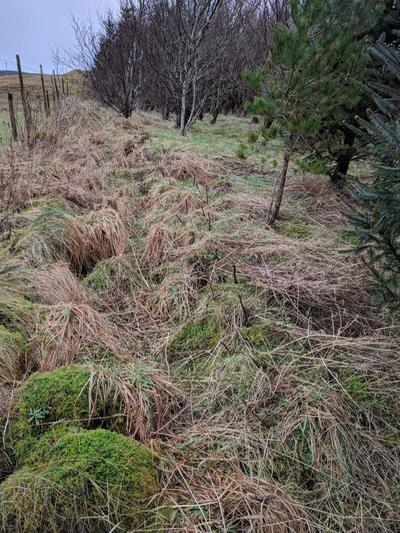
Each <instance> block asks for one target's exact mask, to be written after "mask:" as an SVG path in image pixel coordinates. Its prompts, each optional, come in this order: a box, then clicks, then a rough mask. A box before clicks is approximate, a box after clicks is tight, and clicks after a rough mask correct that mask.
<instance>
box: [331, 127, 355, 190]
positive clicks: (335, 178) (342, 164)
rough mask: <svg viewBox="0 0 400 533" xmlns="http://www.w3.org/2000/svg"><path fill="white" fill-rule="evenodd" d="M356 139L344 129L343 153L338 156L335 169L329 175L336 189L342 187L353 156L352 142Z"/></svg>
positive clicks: (350, 131) (349, 131)
mask: <svg viewBox="0 0 400 533" xmlns="http://www.w3.org/2000/svg"><path fill="white" fill-rule="evenodd" d="M355 139H356V134H355V133H354V132H353V131H352V130H350V129H348V128H346V129H345V132H344V142H343V144H344V146H345V149H344V151H343V152H342V153H341V154H340V155H339V156H338V158H337V161H336V167H335V169H334V171H333V173H332V175H331V181H332V183H333V184H334V185H336V186H337V187H339V188H340V187H342V186H343V184H344V182H345V179H346V174H347V172H348V170H349V166H350V162H351V160H352V158H353V156H354V141H355Z"/></svg>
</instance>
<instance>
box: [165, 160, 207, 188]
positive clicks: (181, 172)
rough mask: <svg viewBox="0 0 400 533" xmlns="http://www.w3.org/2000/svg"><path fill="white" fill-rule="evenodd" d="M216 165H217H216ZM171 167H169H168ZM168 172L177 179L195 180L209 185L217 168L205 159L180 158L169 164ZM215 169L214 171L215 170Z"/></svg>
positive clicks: (199, 183) (197, 182)
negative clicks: (213, 167)
mask: <svg viewBox="0 0 400 533" xmlns="http://www.w3.org/2000/svg"><path fill="white" fill-rule="evenodd" d="M214 166H215V165H214ZM168 167H169V168H168ZM167 168H168V174H169V175H170V176H171V177H173V178H174V179H177V180H188V179H191V180H193V183H195V184H198V185H203V186H204V187H205V186H209V185H210V182H211V179H212V176H213V175H214V173H215V170H214V169H212V168H211V167H210V164H209V165H208V168H207V166H206V163H205V161H204V160H203V159H200V158H198V159H195V158H190V159H189V158H179V159H178V160H177V161H174V160H172V161H171V162H170V163H169V165H168V164H167ZM213 170H214V172H213Z"/></svg>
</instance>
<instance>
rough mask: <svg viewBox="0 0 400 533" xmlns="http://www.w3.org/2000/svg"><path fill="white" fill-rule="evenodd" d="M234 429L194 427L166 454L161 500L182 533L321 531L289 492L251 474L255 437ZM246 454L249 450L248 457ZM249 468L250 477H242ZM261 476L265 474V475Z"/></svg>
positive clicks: (168, 448)
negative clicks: (204, 532)
mask: <svg viewBox="0 0 400 533" xmlns="http://www.w3.org/2000/svg"><path fill="white" fill-rule="evenodd" d="M247 436H248V440H246V433H245V431H243V433H240V432H239V431H237V430H236V429H233V428H231V427H223V426H220V427H218V426H214V427H207V426H205V425H198V426H195V427H193V428H189V429H188V430H187V431H186V432H184V433H182V434H181V435H180V436H179V437H178V438H176V439H175V440H174V441H172V442H170V443H169V445H168V447H167V450H168V452H169V454H170V457H172V458H173V460H171V461H169V462H166V465H165V471H164V477H165V479H166V482H165V485H164V487H163V490H162V497H163V499H164V501H166V506H167V507H168V509H169V510H171V509H172V510H173V512H172V513H171V516H170V519H171V524H170V525H171V527H175V528H176V527H177V526H179V527H180V528H182V530H185V531H186V530H197V529H199V530H202V526H203V525H204V524H207V529H209V530H212V531H214V530H218V529H219V528H220V527H221V524H223V528H224V530H225V531H231V530H234V531H240V532H243V533H244V532H245V531H255V532H260V533H261V532H264V531H270V532H271V533H272V532H275V531H276V532H279V533H280V532H282V533H287V532H288V531H296V532H297V531H298V532H305V531H317V528H315V527H314V524H313V523H312V521H311V520H310V518H309V516H308V514H307V512H306V510H305V508H304V507H303V506H302V505H301V504H300V503H299V502H298V501H296V499H295V498H294V497H293V496H291V495H290V493H289V490H288V489H289V488H288V487H285V486H283V485H281V484H279V483H277V482H276V481H274V480H272V479H266V477H265V476H261V475H258V474H257V473H256V472H254V473H253V472H252V470H253V469H255V468H256V465H254V464H252V463H251V455H252V452H251V451H250V449H251V447H252V446H257V445H259V444H260V443H255V442H252V438H251V436H250V435H249V434H248V435H247ZM247 452H250V453H249V454H248V453H247ZM243 469H246V470H248V471H249V472H248V474H245V473H243V471H242V470H243ZM260 474H261V473H260Z"/></svg>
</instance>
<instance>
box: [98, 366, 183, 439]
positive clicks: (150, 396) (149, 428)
mask: <svg viewBox="0 0 400 533" xmlns="http://www.w3.org/2000/svg"><path fill="white" fill-rule="evenodd" d="M89 398H90V403H91V405H92V407H91V409H92V410H93V412H95V411H96V403H97V402H100V404H101V405H111V404H114V405H116V406H121V405H122V406H123V411H122V413H121V415H122V416H124V418H125V420H126V423H125V428H126V434H127V435H130V436H132V437H133V438H135V439H137V440H140V441H142V442H145V443H151V441H152V439H156V438H160V437H161V436H164V435H168V434H169V433H170V431H171V429H170V426H171V424H173V423H174V420H175V418H176V417H179V416H181V412H183V411H184V410H185V407H186V404H187V398H186V395H185V394H184V393H183V392H182V391H181V390H180V389H179V388H178V387H177V386H176V385H174V384H173V383H171V381H170V380H169V379H168V378H167V376H165V375H164V374H163V373H162V372H160V371H159V370H154V369H152V368H151V367H148V366H147V365H144V364H143V363H140V362H138V361H136V362H133V363H128V364H125V365H121V366H120V367H117V369H113V370H109V369H107V368H104V367H98V366H95V367H92V370H91V375H90V384H89Z"/></svg>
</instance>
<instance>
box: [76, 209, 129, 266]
mask: <svg viewBox="0 0 400 533" xmlns="http://www.w3.org/2000/svg"><path fill="white" fill-rule="evenodd" d="M84 230H85V238H86V263H87V264H88V263H91V264H92V265H93V264H94V263H96V262H97V261H101V260H102V259H108V258H110V257H113V256H116V255H120V254H122V253H123V251H124V250H125V245H126V231H125V226H124V224H123V222H122V220H121V217H120V216H119V214H118V213H117V211H115V210H114V209H103V210H101V211H96V212H95V213H94V214H93V215H90V216H89V218H88V220H87V221H86V225H85V228H84Z"/></svg>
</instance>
